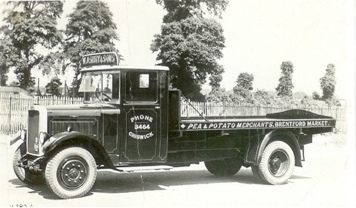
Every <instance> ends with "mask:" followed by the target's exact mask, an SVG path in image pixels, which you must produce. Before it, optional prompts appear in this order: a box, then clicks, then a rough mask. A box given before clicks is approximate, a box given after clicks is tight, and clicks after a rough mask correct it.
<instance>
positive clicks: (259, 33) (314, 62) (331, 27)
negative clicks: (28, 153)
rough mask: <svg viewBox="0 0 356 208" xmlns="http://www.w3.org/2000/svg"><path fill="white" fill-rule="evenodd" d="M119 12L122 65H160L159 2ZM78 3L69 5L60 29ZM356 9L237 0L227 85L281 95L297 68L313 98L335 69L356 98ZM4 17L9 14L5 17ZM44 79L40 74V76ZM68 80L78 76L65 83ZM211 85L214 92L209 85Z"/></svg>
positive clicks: (115, 4) (229, 16)
mask: <svg viewBox="0 0 356 208" xmlns="http://www.w3.org/2000/svg"><path fill="white" fill-rule="evenodd" d="M105 2H107V3H108V6H109V8H110V10H111V11H112V12H113V19H114V22H115V23H116V24H117V32H118V34H119V37H120V41H119V42H117V47H118V49H119V50H120V53H121V55H123V57H124V59H125V60H124V61H122V63H121V64H123V65H144V64H146V65H154V64H155V63H157V62H158V61H156V54H155V53H152V52H151V51H150V49H149V48H150V44H151V42H152V39H153V35H154V34H157V33H160V27H161V24H162V17H163V15H164V14H165V11H164V10H163V8H162V6H160V5H157V4H156V3H155V2H156V1H155V0H105ZM75 5H76V1H73V0H67V1H65V3H64V13H63V15H62V18H61V20H59V27H60V28H62V29H64V28H65V25H66V23H67V18H66V17H67V15H68V14H69V13H71V12H72V11H73V9H74V7H75ZM354 11H355V5H354V1H352V0H230V2H229V5H228V7H227V9H226V11H225V12H224V13H223V15H222V19H218V21H219V22H220V23H221V24H222V27H223V29H224V36H225V39H226V40H225V46H226V47H225V48H224V50H223V54H224V57H223V58H222V59H221V60H219V63H220V64H222V65H223V67H224V69H225V73H224V74H223V80H222V83H221V85H222V87H223V88H225V89H226V90H231V89H232V88H233V86H234V85H235V84H236V79H237V77H238V75H239V74H240V73H242V72H248V73H251V74H253V75H254V82H253V87H254V89H255V90H256V89H264V90H268V91H275V88H276V87H277V85H278V79H279V77H280V76H281V69H280V65H281V63H282V62H283V61H291V62H292V63H293V65H294V73H293V79H292V81H293V84H294V89H293V91H294V92H298V91H302V92H305V93H307V94H308V95H311V94H312V92H314V91H317V92H318V93H319V94H322V91H321V89H320V81H319V80H320V78H321V77H322V76H323V75H324V74H325V69H326V66H327V65H328V64H329V63H333V64H334V65H335V67H336V74H335V76H336V82H337V83H336V90H335V94H336V95H337V96H338V97H340V98H348V97H350V96H351V95H352V96H354V88H355V87H354V78H355V74H354V71H355V70H354V68H355V64H354V57H355V54H354V45H355V43H354V37H355V33H354V27H355V24H354ZM0 18H1V19H2V18H3V14H2V13H1V14H0ZM37 74H40V73H37ZM65 78H66V79H67V80H68V81H69V82H70V80H71V79H72V76H71V74H67V75H66V76H65V77H63V79H65ZM204 88H207V89H210V87H209V86H208V85H207V84H206V85H204Z"/></svg>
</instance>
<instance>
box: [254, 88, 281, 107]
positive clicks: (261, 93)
mask: <svg viewBox="0 0 356 208" xmlns="http://www.w3.org/2000/svg"><path fill="white" fill-rule="evenodd" d="M253 100H254V101H253V103H254V104H256V105H272V104H275V103H276V101H275V99H274V96H273V95H271V94H270V93H268V92H267V91H265V90H257V91H256V92H255V93H254V94H253Z"/></svg>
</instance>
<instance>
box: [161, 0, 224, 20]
mask: <svg viewBox="0 0 356 208" xmlns="http://www.w3.org/2000/svg"><path fill="white" fill-rule="evenodd" d="M156 2H157V3H158V4H161V5H163V7H164V8H165V9H166V10H167V12H168V13H167V14H166V15H165V16H164V18H163V22H164V23H168V22H174V21H180V20H183V19H186V18H189V17H203V16H204V14H205V13H206V12H205V10H204V9H206V10H207V11H208V12H209V13H211V14H214V15H215V16H218V17H221V14H222V12H223V11H225V9H226V6H227V5H228V3H229V1H228V0H181V1H172V0H156ZM204 6H205V7H204Z"/></svg>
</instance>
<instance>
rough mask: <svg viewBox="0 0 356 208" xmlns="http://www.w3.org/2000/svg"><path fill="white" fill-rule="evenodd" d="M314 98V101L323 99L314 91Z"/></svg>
mask: <svg viewBox="0 0 356 208" xmlns="http://www.w3.org/2000/svg"><path fill="white" fill-rule="evenodd" d="M312 98H313V100H320V98H321V97H320V95H319V93H318V92H316V91H314V92H313V93H312Z"/></svg>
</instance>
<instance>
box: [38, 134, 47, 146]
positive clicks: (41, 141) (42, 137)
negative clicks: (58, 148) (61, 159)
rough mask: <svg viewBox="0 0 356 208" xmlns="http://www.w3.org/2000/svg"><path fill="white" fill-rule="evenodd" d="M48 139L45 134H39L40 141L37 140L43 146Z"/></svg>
mask: <svg viewBox="0 0 356 208" xmlns="http://www.w3.org/2000/svg"><path fill="white" fill-rule="evenodd" d="M48 138H49V135H48V134H47V133H46V132H40V139H39V142H40V144H43V143H44V142H45V141H46V140H47V139H48Z"/></svg>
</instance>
